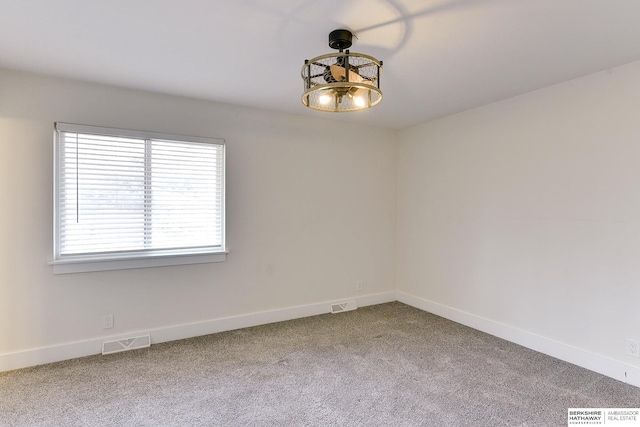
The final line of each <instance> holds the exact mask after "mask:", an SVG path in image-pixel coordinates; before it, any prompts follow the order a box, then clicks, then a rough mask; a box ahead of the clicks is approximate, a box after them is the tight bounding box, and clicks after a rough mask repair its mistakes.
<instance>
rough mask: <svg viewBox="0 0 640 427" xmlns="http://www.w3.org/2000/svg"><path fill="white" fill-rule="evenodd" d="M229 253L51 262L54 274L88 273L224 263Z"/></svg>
mask: <svg viewBox="0 0 640 427" xmlns="http://www.w3.org/2000/svg"><path fill="white" fill-rule="evenodd" d="M227 253H228V252H214V253H203V254H185V255H163V256H155V257H144V258H125V259H101V260H98V259H90V260H58V261H53V262H49V263H48V264H49V265H51V266H53V274H71V273H86V272H90V271H110V270H128V269H133V268H149V267H165V266H171V265H188V264H205V263H211V262H222V261H225V260H226V258H227Z"/></svg>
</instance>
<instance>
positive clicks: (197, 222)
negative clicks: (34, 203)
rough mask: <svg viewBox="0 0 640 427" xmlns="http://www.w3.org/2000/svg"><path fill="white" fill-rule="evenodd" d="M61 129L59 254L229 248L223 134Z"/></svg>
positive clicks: (161, 252) (134, 254)
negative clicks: (220, 136)
mask: <svg viewBox="0 0 640 427" xmlns="http://www.w3.org/2000/svg"><path fill="white" fill-rule="evenodd" d="M56 131H57V138H56V169H57V170H56V178H57V179H56V190H57V191H56V195H57V198H56V224H55V226H56V238H55V239H54V240H55V248H54V252H55V259H56V260H64V259H65V258H80V259H95V258H107V259H117V258H126V257H145V256H159V255H175V254H183V253H184V254H193V253H212V252H222V251H224V167H225V161H224V159H225V153H224V148H225V146H224V141H222V140H218V139H209V138H191V137H182V136H175V135H161V134H154V133H148V132H138V131H128V130H119V129H111V128H96V127H90V126H81V125H71V124H66V123H57V124H56Z"/></svg>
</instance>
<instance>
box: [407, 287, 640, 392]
mask: <svg viewBox="0 0 640 427" xmlns="http://www.w3.org/2000/svg"><path fill="white" fill-rule="evenodd" d="M396 298H397V300H398V301H400V302H402V303H404V304H407V305H410V306H412V307H415V308H418V309H420V310H424V311H427V312H429V313H433V314H436V315H438V316H441V317H444V318H446V319H449V320H452V321H454V322H457V323H461V324H463V325H465V326H469V327H471V328H473V329H477V330H479V331H482V332H486V333H488V334H491V335H493V336H496V337H498V338H502V339H505V340H507V341H511V342H513V343H516V344H519V345H521V346H523V347H527V348H530V349H532V350H535V351H538V352H540V353H544V354H547V355H549V356H552V357H555V358H556V359H560V360H564V361H565V362H569V363H572V364H574V365H577V366H580V367H582V368H585V369H589V370H590V371H594V372H597V373H599V374H602V375H606V376H608V377H611V378H613V379H616V380H618V381H622V382H625V383H628V384H631V385H634V386H636V387H640V368H637V367H635V366H630V365H627V364H625V363H623V362H620V361H617V360H614V359H610V358H608V357H605V356H601V355H599V354H595V353H591V352H589V351H586V350H583V349H580V348H577V347H573V346H570V345H567V344H564V343H561V342H559V341H554V340H552V339H549V338H545V337H542V336H539V335H536V334H532V333H530V332H527V331H523V330H521V329H518V328H514V327H513V326H509V325H505V324H502V323H499V322H496V321H494V320H490V319H486V318H484V317H480V316H476V315H475V314H471V313H467V312H464V311H461V310H458V309H455V308H452V307H448V306H446V305H442V304H439V303H436V302H433V301H429V300H426V299H424V298H420V297H417V296H414V295H411V294H407V293H405V292H400V291H398V292H397V293H396Z"/></svg>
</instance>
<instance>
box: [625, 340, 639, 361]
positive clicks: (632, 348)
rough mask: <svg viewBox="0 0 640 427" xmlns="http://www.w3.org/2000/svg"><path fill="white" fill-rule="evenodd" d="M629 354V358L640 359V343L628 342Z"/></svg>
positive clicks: (635, 341)
mask: <svg viewBox="0 0 640 427" xmlns="http://www.w3.org/2000/svg"><path fill="white" fill-rule="evenodd" d="M627 354H628V355H629V356H634V357H640V342H638V341H637V340H630V339H628V340H627Z"/></svg>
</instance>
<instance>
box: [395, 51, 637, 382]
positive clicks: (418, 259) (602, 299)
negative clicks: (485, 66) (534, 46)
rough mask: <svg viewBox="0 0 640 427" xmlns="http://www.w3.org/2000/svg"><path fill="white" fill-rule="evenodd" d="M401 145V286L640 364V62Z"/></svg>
mask: <svg viewBox="0 0 640 427" xmlns="http://www.w3.org/2000/svg"><path fill="white" fill-rule="evenodd" d="M399 141H400V143H399V151H398V252H397V259H398V263H397V276H396V278H397V283H398V289H399V291H401V293H406V294H407V295H409V296H413V297H417V298H419V299H421V300H422V302H423V303H424V305H425V306H428V307H434V308H438V307H439V309H440V310H442V311H443V312H448V313H450V314H452V313H457V315H459V317H460V318H461V319H467V320H468V321H469V323H474V322H476V323H477V324H478V325H482V324H484V325H485V326H487V329H492V326H490V325H494V326H496V328H494V329H495V330H498V329H500V328H501V327H502V326H506V327H507V329H511V331H512V332H514V331H516V333H515V335H517V334H518V333H517V331H521V332H522V333H523V334H524V335H528V336H529V338H531V339H533V340H534V341H535V339H537V338H536V337H543V338H544V339H546V340H547V343H555V344H558V346H560V347H562V346H564V348H565V349H566V350H568V352H569V353H571V351H572V350H571V349H575V348H577V349H580V350H581V351H582V356H585V355H586V354H594V355H597V356H598V357H601V360H607V359H610V360H615V361H618V362H620V363H623V364H626V365H630V366H635V367H640V359H637V358H634V357H630V356H627V355H625V340H626V338H635V339H640V305H639V304H640V62H636V63H632V64H629V65H626V66H622V67H618V68H615V69H612V70H608V71H606V72H602V73H598V74H595V75H591V76H587V77H584V78H581V79H577V80H573V81H570V82H566V83H563V84H559V85H556V86H553V87H549V88H546V89H543V90H540V91H536V92H533V93H529V94H525V95H523V96H519V97H516V98H513V99H509V100H506V101H502V102H498V103H495V104H491V105H487V106H484V107H481V108H477V109H474V110H471V111H467V112H464V113H461V114H457V115H454V116H450V117H447V118H444V119H441V120H437V121H434V122H430V123H426V124H423V125H420V126H417V127H414V128H410V129H407V130H404V131H402V132H401V133H400V135H399ZM409 299H411V298H409ZM454 317H455V315H454ZM473 319H475V320H473ZM502 329H503V330H504V328H502ZM515 335H514V336H515ZM522 341H527V339H524V340H522ZM555 344H553V345H555ZM553 345H552V346H553ZM558 346H556V347H558ZM534 347H535V346H534ZM578 353H579V352H578ZM578 353H576V352H574V355H575V354H578ZM582 356H580V357H582ZM573 361H574V362H576V360H573ZM578 363H579V362H578ZM638 380H639V379H636V382H638V384H640V381H638Z"/></svg>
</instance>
